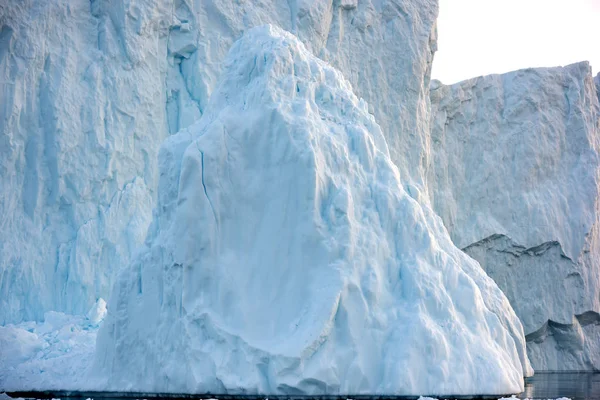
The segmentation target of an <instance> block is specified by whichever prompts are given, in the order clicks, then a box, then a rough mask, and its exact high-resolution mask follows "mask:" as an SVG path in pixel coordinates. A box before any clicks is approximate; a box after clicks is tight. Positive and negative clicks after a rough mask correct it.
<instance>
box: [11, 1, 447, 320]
mask: <svg viewBox="0 0 600 400" xmlns="http://www.w3.org/2000/svg"><path fill="white" fill-rule="evenodd" d="M437 8H438V5H437V0H402V1H398V0H364V1H357V0H344V1H342V2H339V1H321V0H255V1H246V2H239V1H237V0H219V1H214V0H202V1H179V0H177V1H175V0H152V1H141V0H107V1H97V0H93V1H88V0H47V1H34V0H25V1H23V0H7V1H2V2H0V98H1V99H2V100H3V101H2V104H0V132H2V133H3V135H2V137H0V156H1V157H0V188H1V189H2V190H0V228H1V229H0V324H5V323H9V322H18V321H22V320H30V319H37V320H41V319H43V316H44V313H45V312H46V311H50V310H57V311H63V312H67V313H78V314H82V313H85V312H86V310H87V309H88V308H89V307H90V306H91V305H92V304H93V303H94V302H95V301H96V299H97V298H98V297H107V296H108V292H109V288H110V287H111V286H112V282H113V281H114V276H115V274H116V273H117V270H118V269H119V268H120V267H121V266H122V265H127V263H128V262H129V260H130V258H131V255H132V253H133V252H134V251H135V249H136V248H137V247H138V246H139V245H140V243H141V242H142V241H143V238H144V237H145V235H146V231H147V227H148V224H149V223H150V221H151V210H152V206H153V201H154V200H155V197H156V188H157V184H158V176H157V167H156V156H157V151H158V148H159V145H160V143H162V141H163V140H164V139H165V138H166V137H167V136H168V135H169V134H170V133H176V132H177V131H179V130H180V129H184V128H186V127H187V126H189V125H190V124H191V123H193V122H194V121H196V120H197V119H198V118H199V117H200V116H201V115H202V114H203V113H204V111H205V109H206V106H207V103H208V99H209V97H210V94H211V93H212V91H213V90H214V87H215V85H216V82H217V78H218V77H219V75H220V73H221V69H222V65H223V59H224V57H225V55H226V53H227V51H228V50H229V48H230V46H231V45H232V43H233V42H234V41H235V40H237V39H238V38H239V37H240V36H241V35H242V33H243V32H244V31H245V30H247V29H249V28H251V27H253V26H256V25H261V24H265V23H271V24H275V25H278V26H280V27H283V28H284V29H286V30H288V31H292V32H294V33H296V34H297V35H298V36H299V37H300V39H301V40H302V41H303V42H304V43H305V44H306V45H307V47H308V48H309V49H310V50H311V51H312V52H313V53H314V54H315V55H317V56H319V57H321V58H323V59H325V60H327V61H328V62H330V63H331V64H333V65H334V66H336V67H337V68H338V69H339V70H341V71H342V73H343V74H344V75H345V76H346V77H347V78H348V80H349V81H350V82H351V83H352V85H353V86H354V88H355V90H356V91H357V93H358V95H359V96H361V97H363V98H365V99H366V100H367V101H368V102H369V104H370V106H371V107H372V110H371V111H372V112H373V113H374V114H375V116H376V117H377V119H378V121H379V123H380V124H381V125H382V127H383V131H384V134H385V135H386V136H387V139H388V142H389V143H390V152H391V155H392V159H393V161H395V162H396V163H397V165H398V167H399V170H400V173H401V174H402V176H403V177H404V178H406V179H404V182H407V183H408V182H410V180H412V179H414V180H415V181H416V182H417V183H421V182H422V181H423V170H424V166H425V165H427V164H428V157H429V139H428V137H429V129H428V124H429V118H428V112H429V71H430V67H431V61H432V58H433V52H434V51H435V47H436V41H435V40H436V37H435V18H436V16H437ZM409 178H410V179H409Z"/></svg>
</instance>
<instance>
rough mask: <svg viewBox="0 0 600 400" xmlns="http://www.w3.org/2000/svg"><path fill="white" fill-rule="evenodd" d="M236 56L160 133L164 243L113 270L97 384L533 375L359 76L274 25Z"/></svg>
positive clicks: (201, 386) (305, 385)
mask: <svg viewBox="0 0 600 400" xmlns="http://www.w3.org/2000/svg"><path fill="white" fill-rule="evenodd" d="M224 65H225V71H224V73H223V75H222V77H221V80H220V84H218V85H217V86H216V88H215V89H214V91H213V94H212V96H211V98H210V101H209V103H208V104H207V106H206V109H205V113H204V115H203V117H202V118H201V119H200V120H199V121H198V122H197V123H195V124H193V125H192V126H191V127H189V128H187V129H185V130H183V131H180V132H179V133H177V134H176V135H174V136H171V137H170V138H169V139H168V140H167V141H166V142H165V144H164V145H163V147H162V149H161V152H160V156H159V164H160V170H161V172H160V176H161V180H160V184H159V193H158V206H157V214H156V215H155V218H154V222H153V225H152V228H151V233H150V235H149V237H150V240H149V246H148V248H147V249H146V250H145V251H144V252H142V253H140V255H139V256H138V257H137V258H136V259H135V260H134V262H133V263H132V264H131V266H130V267H128V268H127V269H125V270H124V271H123V272H122V274H121V276H120V278H119V280H118V281H117V284H116V286H115V292H114V294H113V296H112V297H111V301H110V303H109V313H108V316H107V319H106V320H105V323H104V325H103V327H102V328H101V330H100V333H99V336H98V343H97V351H96V355H97V356H96V357H97V368H98V370H99V371H100V375H101V376H102V375H104V376H105V379H106V380H105V381H102V382H100V383H98V384H99V385H100V386H101V387H103V388H111V389H115V390H136V391H159V392H186V393H198V392H201V393H206V392H213V393H223V392H226V393H279V394H338V393H339V394H343V393H386V394H423V393H432V394H451V393H452V394H468V393H508V392H519V391H521V390H522V389H523V381H522V376H523V373H524V372H525V373H530V372H531V371H530V368H529V364H528V361H527V359H526V357H525V351H524V339H523V333H522V328H521V325H520V322H519V321H518V319H517V317H516V315H515V314H514V312H513V310H512V308H511V307H510V305H509V303H508V301H507V299H506V298H505V296H504V295H503V293H502V292H501V291H500V289H499V288H498V287H497V286H496V285H495V284H494V283H493V281H492V280H491V279H490V278H489V277H488V276H487V275H485V273H484V272H483V270H481V268H480V267H479V265H478V264H477V263H476V262H474V261H473V260H472V259H470V258H469V257H467V256H466V255H465V254H464V253H463V252H461V251H460V250H459V249H458V248H456V247H455V246H454V245H453V244H452V242H451V240H450V237H449V236H448V234H447V232H446V230H445V228H444V227H443V225H442V223H441V220H440V219H439V217H437V216H436V215H435V214H434V213H433V211H432V210H431V209H430V208H428V207H427V206H421V205H420V204H419V203H418V202H417V201H416V200H415V199H413V198H412V197H411V196H410V195H409V194H408V193H407V192H406V191H405V190H404V189H403V186H402V184H401V182H400V174H399V171H398V169H397V167H396V166H395V165H394V163H393V162H392V160H391V157H390V154H389V151H388V148H387V144H386V141H385V138H384V136H383V133H382V130H381V128H380V127H379V125H378V124H377V123H376V122H375V119H374V117H373V116H372V115H371V114H369V112H368V107H367V104H366V103H365V102H364V100H359V99H358V98H357V97H356V96H355V95H354V94H353V93H352V89H351V85H350V84H349V82H347V81H346V80H345V79H344V78H343V76H342V75H341V74H340V73H339V72H338V71H336V70H335V69H333V68H332V67H330V66H328V65H327V64H326V63H324V62H323V61H321V60H320V59H318V58H316V57H315V56H313V55H312V53H311V52H310V51H308V50H307V49H306V48H305V46H304V45H303V44H302V43H301V42H299V41H298V39H297V38H296V37H295V36H293V35H291V34H289V33H287V32H284V31H282V30H281V29H279V28H276V27H274V26H270V25H268V26H263V27H258V28H254V29H251V30H249V31H247V32H246V33H245V35H244V36H243V37H242V39H240V40H239V41H238V42H236V43H235V44H234V45H233V47H232V49H231V51H230V54H229V57H228V59H227V60H226V62H225V63H224ZM413 190H416V189H414V188H413Z"/></svg>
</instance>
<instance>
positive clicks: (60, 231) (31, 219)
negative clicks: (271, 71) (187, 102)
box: [0, 0, 170, 324]
mask: <svg viewBox="0 0 600 400" xmlns="http://www.w3.org/2000/svg"><path fill="white" fill-rule="evenodd" d="M152 11H153V12H152V13H148V12H147V13H143V14H142V13H140V10H138V9H136V8H135V7H132V8H128V7H125V6H123V5H121V7H119V5H118V4H117V2H95V1H92V2H91V3H90V2H88V1H85V2H84V1H61V0H56V1H42V2H39V1H9V2H3V4H2V5H0V74H1V76H2V78H1V79H0V82H1V83H0V98H1V99H2V104H1V105H0V131H1V132H2V135H1V137H0V154H1V155H2V157H0V158H1V160H0V187H1V188H2V190H0V227H1V229H0V324H3V323H6V322H10V321H20V320H23V319H24V320H30V319H40V318H42V317H43V315H44V312H45V311H49V310H61V311H67V312H71V313H78V314H83V313H85V312H86V310H87V309H89V307H90V306H91V305H92V304H93V303H94V302H95V301H96V299H97V298H98V297H100V296H104V297H107V296H108V292H109V290H110V288H111V286H112V283H113V276H114V274H115V271H116V270H117V269H118V268H119V267H120V266H121V265H125V264H127V263H128V262H129V257H130V255H131V253H132V251H134V249H135V248H136V247H137V246H139V245H140V244H141V243H142V242H143V240H144V238H145V232H146V230H147V228H148V224H149V223H150V221H151V210H152V206H153V196H154V195H153V191H154V189H155V187H156V182H157V166H156V162H155V157H156V152H157V151H158V147H159V145H160V143H161V142H162V141H163V140H164V138H165V137H166V123H165V107H164V104H165V102H166V96H165V90H164V82H163V80H164V79H163V76H164V75H165V73H166V44H165V40H166V39H165V38H166V33H167V31H166V26H167V24H166V22H165V20H164V18H163V17H162V16H163V15H170V13H168V12H167V11H168V10H167V9H164V8H160V7H158V6H156V7H155V8H152ZM161 34H162V35H163V36H164V38H161V37H160V36H161Z"/></svg>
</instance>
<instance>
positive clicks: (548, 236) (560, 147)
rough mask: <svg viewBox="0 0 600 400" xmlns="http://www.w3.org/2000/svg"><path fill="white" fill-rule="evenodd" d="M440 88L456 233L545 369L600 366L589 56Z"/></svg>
mask: <svg viewBox="0 0 600 400" xmlns="http://www.w3.org/2000/svg"><path fill="white" fill-rule="evenodd" d="M431 97H432V104H433V113H432V147H433V154H434V156H433V160H434V162H433V166H432V169H431V171H430V175H429V186H430V191H429V193H430V196H431V197H432V204H433V207H434V209H435V210H436V212H437V213H438V214H439V215H440V216H441V217H442V219H443V220H444V224H445V225H446V227H447V228H448V230H449V231H450V235H451V237H452V239H453V241H454V243H455V244H456V245H457V246H459V247H461V248H465V250H466V251H467V253H468V254H469V255H471V256H472V257H474V258H475V259H476V260H478V261H479V262H480V263H481V265H482V266H483V267H484V269H485V270H486V271H487V272H488V273H489V274H490V276H492V277H493V278H494V279H495V280H496V282H497V283H498V284H499V285H500V287H501V288H502V289H503V291H504V292H505V293H506V294H507V296H508V297H509V299H510V301H511V304H512V305H513V307H514V308H515V311H516V312H517V315H519V317H520V318H521V320H522V321H523V325H524V328H525V333H526V334H527V339H528V349H529V356H530V359H531V361H532V364H533V367H534V368H536V369H551V370H563V369H567V370H581V369H598V368H600V346H599V345H598V340H597V339H598V337H599V336H598V335H600V330H599V329H598V326H599V325H598V318H596V317H594V318H592V316H594V315H595V316H597V313H598V312H599V311H600V269H599V266H600V236H599V235H600V232H599V231H598V230H599V227H600V221H599V215H600V210H599V208H598V200H599V188H600V179H599V165H600V159H599V155H598V151H599V149H600V125H599V117H600V112H599V105H598V96H597V93H596V87H595V85H594V80H593V78H592V74H591V68H590V66H589V64H588V63H587V62H583V63H578V64H573V65H569V66H567V67H564V68H538V69H527V70H521V71H515V72H511V73H508V74H504V75H492V76H486V77H480V78H473V79H470V80H467V81H464V82H460V83H457V84H455V85H451V86H444V85H441V84H440V83H437V82H434V83H433V85H432V91H431ZM557 293H558V295H557Z"/></svg>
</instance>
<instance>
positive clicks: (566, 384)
mask: <svg viewBox="0 0 600 400" xmlns="http://www.w3.org/2000/svg"><path fill="white" fill-rule="evenodd" d="M9 395H10V396H11V397H25V398H29V399H66V400H84V399H87V398H92V399H94V400H134V399H145V400H157V399H168V400H200V399H210V398H213V399H214V398H217V399H221V400H233V399H244V400H258V399H260V400H263V399H264V397H262V396H231V395H230V396H227V395H182V394H179V395H178V394H158V393H152V394H151V393H115V392H112V393H107V392H61V391H56V392H52V391H50V392H20V393H19V392H14V393H9ZM344 397H345V396H344ZM517 397H518V398H520V399H526V398H528V399H558V398H560V397H568V398H570V399H572V400H600V373H586V372H582V373H578V372H575V373H564V372H560V373H549V372H545V373H543V372H536V374H535V376H533V377H531V378H527V379H526V380H525V391H524V392H523V393H521V394H519V395H518V396H517ZM351 398H354V399H358V400H372V399H379V400H383V399H388V400H391V399H416V397H413V396H407V397H394V396H365V395H361V396H351ZM442 398H443V397H442ZM461 398H462V399H466V398H469V397H467V396H464V397H461ZM471 398H475V399H481V398H485V399H490V398H492V397H491V396H476V395H475V396H472V397H471ZM270 399H271V400H275V399H281V400H309V399H321V400H334V399H341V397H340V396H315V397H313V396H270Z"/></svg>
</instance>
